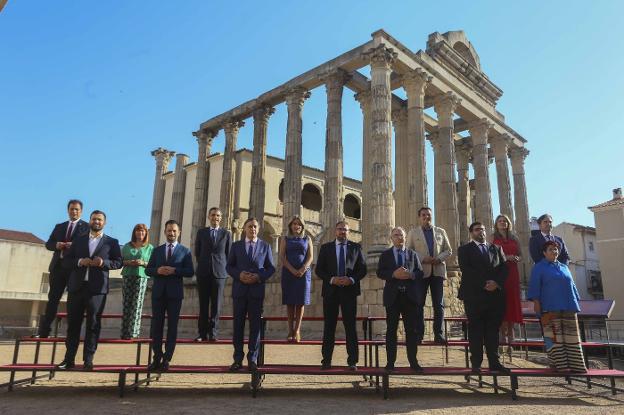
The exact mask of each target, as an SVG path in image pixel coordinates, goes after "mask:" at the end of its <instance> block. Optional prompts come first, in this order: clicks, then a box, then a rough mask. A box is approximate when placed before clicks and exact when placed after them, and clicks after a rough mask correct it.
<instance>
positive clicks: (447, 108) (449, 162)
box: [434, 92, 461, 250]
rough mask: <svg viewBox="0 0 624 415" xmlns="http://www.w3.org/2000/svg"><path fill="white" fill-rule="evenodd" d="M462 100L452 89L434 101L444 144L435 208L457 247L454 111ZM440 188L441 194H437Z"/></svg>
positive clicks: (439, 131)
mask: <svg viewBox="0 0 624 415" xmlns="http://www.w3.org/2000/svg"><path fill="white" fill-rule="evenodd" d="M460 102H461V99H459V98H458V97H457V96H456V95H455V94H453V93H452V92H447V93H445V94H444V95H441V96H439V97H438V98H437V99H436V100H435V102H434V109H435V112H436V114H437V115H438V142H439V146H440V149H439V153H440V157H439V158H440V161H439V163H438V166H437V168H436V169H435V171H436V174H437V173H439V176H440V180H439V181H438V180H437V179H436V189H435V192H436V197H435V203H436V206H435V209H436V212H439V213H436V218H435V222H436V224H437V225H438V226H441V227H442V228H444V229H445V230H446V233H447V235H448V237H449V242H450V243H451V247H452V248H453V250H455V249H456V248H457V246H458V245H459V226H458V222H459V215H458V213H457V192H456V191H455V183H456V180H455V145H454V143H453V141H454V138H453V134H454V126H453V112H454V111H455V108H456V107H457V105H459V104H460ZM434 148H435V147H434ZM436 160H437V157H436ZM436 163H437V161H436ZM438 191H439V192H440V198H438V197H437V193H438ZM438 199H440V201H438ZM438 203H441V205H442V206H438ZM438 215H439V216H438Z"/></svg>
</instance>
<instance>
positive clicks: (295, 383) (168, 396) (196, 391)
mask: <svg viewBox="0 0 624 415" xmlns="http://www.w3.org/2000/svg"><path fill="white" fill-rule="evenodd" d="M50 350H51V347H50V346H46V347H43V348H42V354H41V359H42V361H46V359H47V361H49V358H50ZM64 350H65V348H64V346H63V345H61V346H60V348H59V351H60V355H59V354H57V359H56V362H57V363H58V362H59V361H60V360H61V359H62V354H63V353H64ZM145 350H146V349H144V351H145ZM381 350H382V353H381V354H382V356H381V360H382V362H381V364H382V365H383V364H385V361H384V360H385V353H384V352H383V349H381ZM33 352H34V347H31V346H23V349H22V351H21V353H20V357H21V358H20V362H24V363H26V362H28V361H29V359H30V361H32V356H33ZM135 352H136V347H132V346H125V345H124V346H119V345H102V346H100V348H99V350H98V352H97V354H96V359H95V363H96V364H103V363H119V364H127V363H129V362H132V361H134V358H135ZM80 353H81V351H79V354H78V356H81V354H80ZM12 355H13V344H12V343H4V344H0V364H6V363H9V362H10V361H11V358H12ZM231 355H232V348H231V346H212V345H186V346H179V347H178V349H177V350H176V354H175V356H174V361H173V362H172V363H173V364H211V365H222V364H229V363H230V362H231ZM144 356H146V353H144ZM521 356H522V354H521V353H520V352H516V353H515V356H514V358H513V362H511V363H510V362H509V361H507V362H505V363H506V365H507V366H509V367H534V366H536V365H535V364H534V363H531V362H529V361H526V360H523V359H522V358H521ZM345 360H346V354H345V351H344V347H337V348H336V351H335V357H334V363H335V364H337V365H339V364H344V362H345ZM419 360H420V362H421V364H422V365H424V366H443V365H446V363H445V362H444V355H443V352H442V349H432V348H429V349H427V348H421V349H420V350H419ZM319 361H320V347H318V346H267V354H266V363H278V362H279V363H289V364H318V363H319ZM361 363H363V356H361ZM405 364H406V359H405V356H404V349H401V348H400V349H399V361H398V362H397V366H402V365H405ZM463 364H464V355H463V351H460V350H459V349H457V350H452V351H451V354H450V362H449V363H448V366H463ZM22 375H24V374H22ZM7 380H8V374H7V373H0V383H4V382H6V381H7ZM249 380H250V379H249V375H238V374H237V375H171V374H165V375H163V376H162V377H161V379H160V380H159V381H158V382H154V383H152V384H151V385H150V386H142V387H141V388H140V389H139V391H138V392H134V391H131V390H128V391H127V392H126V395H125V397H124V398H119V396H118V394H117V392H118V391H117V388H116V386H117V375H115V374H92V373H57V376H56V377H55V378H54V379H53V380H51V381H49V380H47V379H44V380H40V381H38V382H37V383H36V384H35V385H28V386H23V387H17V388H16V389H15V390H14V391H13V392H11V393H9V392H7V391H6V388H4V389H2V390H0V414H3V415H4V414H7V415H8V414H11V415H13V414H16V415H17V414H34V413H39V414H44V415H52V414H64V415H66V414H67V413H69V411H71V412H72V413H87V414H93V415H96V414H136V413H137V412H140V413H142V414H147V413H149V414H150V415H152V414H154V415H156V414H167V415H171V414H198V413H210V414H220V413H245V414H260V413H262V414H267V413H288V414H290V413H292V414H316V413H322V414H332V413H340V414H351V413H354V414H406V413H416V414H418V413H431V414H451V413H452V414H471V415H474V414H476V413H478V414H479V415H485V414H501V413H505V414H525V415H526V414H535V413H540V414H541V413H544V414H550V413H552V414H555V413H556V414H602V413H605V414H607V413H608V414H624V394H619V395H617V396H615V397H613V396H611V393H610V391H607V390H605V389H601V388H596V387H594V388H593V389H591V390H588V389H587V388H586V387H585V386H583V385H582V384H578V383H575V384H573V385H568V384H567V383H566V382H565V381H564V380H563V379H528V378H524V379H520V392H519V397H520V399H519V400H518V401H515V402H514V401H512V400H511V397H510V395H509V393H508V392H506V391H508V390H509V382H508V380H506V379H502V380H501V382H500V383H501V386H502V388H503V389H504V391H502V392H501V393H499V394H498V395H496V394H494V393H493V390H492V389H491V388H489V387H487V386H485V387H483V388H478V387H477V385H476V384H475V383H470V384H467V383H466V382H465V381H464V380H463V379H462V378H459V377H447V378H444V377H440V378H424V377H418V378H414V377H400V376H393V377H391V378H390V386H391V390H390V399H389V400H387V401H384V400H383V399H382V396H381V394H379V393H376V392H375V388H374V387H371V386H370V385H369V384H368V383H367V382H364V381H363V379H362V377H361V376H357V375H354V376H353V377H350V376H340V377H329V376H327V377H321V376H307V377H306V376H267V378H266V379H265V381H264V383H263V387H262V389H261V391H260V393H259V394H258V397H257V398H256V399H253V398H252V397H251V393H250V385H249ZM486 380H487V379H486ZM619 386H620V387H624V385H623V384H622V383H621V382H620V383H619Z"/></svg>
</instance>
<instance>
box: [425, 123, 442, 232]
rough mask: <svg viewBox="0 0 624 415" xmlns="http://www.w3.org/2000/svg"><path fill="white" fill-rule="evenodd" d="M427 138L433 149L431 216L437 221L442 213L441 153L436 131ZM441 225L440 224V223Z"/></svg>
mask: <svg viewBox="0 0 624 415" xmlns="http://www.w3.org/2000/svg"><path fill="white" fill-rule="evenodd" d="M427 140H429V142H430V143H431V148H432V149H433V192H434V193H433V205H434V207H433V217H434V219H435V220H436V221H437V220H438V218H441V217H442V216H443V215H444V198H443V197H442V196H443V193H442V191H441V190H439V189H441V187H440V183H441V181H440V179H441V173H440V166H442V159H443V157H442V153H441V149H442V147H441V146H440V139H439V134H438V131H437V130H436V131H433V132H431V133H429V134H428V135H427ZM440 226H441V225H440Z"/></svg>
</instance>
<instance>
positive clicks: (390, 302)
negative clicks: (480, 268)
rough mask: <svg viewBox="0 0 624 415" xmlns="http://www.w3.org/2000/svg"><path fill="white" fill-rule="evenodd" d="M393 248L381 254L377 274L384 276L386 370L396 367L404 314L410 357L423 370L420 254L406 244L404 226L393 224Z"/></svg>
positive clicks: (412, 365) (412, 364)
mask: <svg viewBox="0 0 624 415" xmlns="http://www.w3.org/2000/svg"><path fill="white" fill-rule="evenodd" d="M390 239H391V240H392V245H393V246H392V248H390V249H387V250H385V251H384V252H382V253H381V256H380V257H379V264H378V265H377V277H379V278H381V279H382V280H385V281H386V283H385V284H384V290H383V303H384V307H386V327H387V328H386V356H387V359H386V360H387V364H386V370H387V371H389V372H390V371H392V370H394V362H395V361H396V354H397V328H398V327H399V317H401V316H402V317H403V326H404V328H405V340H406V346H407V360H408V361H409V365H410V368H411V369H412V370H413V371H415V372H422V370H423V369H422V367H420V365H419V364H418V359H417V358H416V354H417V352H418V334H416V317H417V316H418V310H419V308H422V306H423V304H422V303H423V302H424V296H423V293H422V291H423V286H422V279H423V275H424V273H423V268H422V265H421V264H420V259H419V258H418V254H417V253H416V251H414V250H413V249H409V248H406V247H405V230H404V229H403V228H401V227H397V228H394V229H393V230H392V234H391V235H390Z"/></svg>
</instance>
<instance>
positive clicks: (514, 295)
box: [492, 215, 522, 352]
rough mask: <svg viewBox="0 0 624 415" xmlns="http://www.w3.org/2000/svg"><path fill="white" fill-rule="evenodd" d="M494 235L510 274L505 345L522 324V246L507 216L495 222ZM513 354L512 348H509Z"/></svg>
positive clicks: (507, 280)
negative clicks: (515, 325)
mask: <svg viewBox="0 0 624 415" xmlns="http://www.w3.org/2000/svg"><path fill="white" fill-rule="evenodd" d="M494 228H495V230H494V235H493V238H492V243H493V244H495V245H498V246H500V247H501V248H502V249H503V252H504V253H505V258H506V260H507V269H508V270H509V274H508V275H507V279H506V280H505V286H504V287H503V291H504V292H505V315H504V316H503V324H501V330H500V331H501V337H502V340H503V343H507V344H509V343H510V342H511V341H513V339H514V324H516V323H517V324H520V323H522V303H521V301H520V274H519V272H518V263H519V262H520V255H521V253H520V244H519V242H518V238H517V237H516V235H514V233H513V232H512V225H511V220H510V219H509V217H508V216H507V215H498V217H497V218H496V220H495V221H494ZM509 351H510V352H511V348H509Z"/></svg>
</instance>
